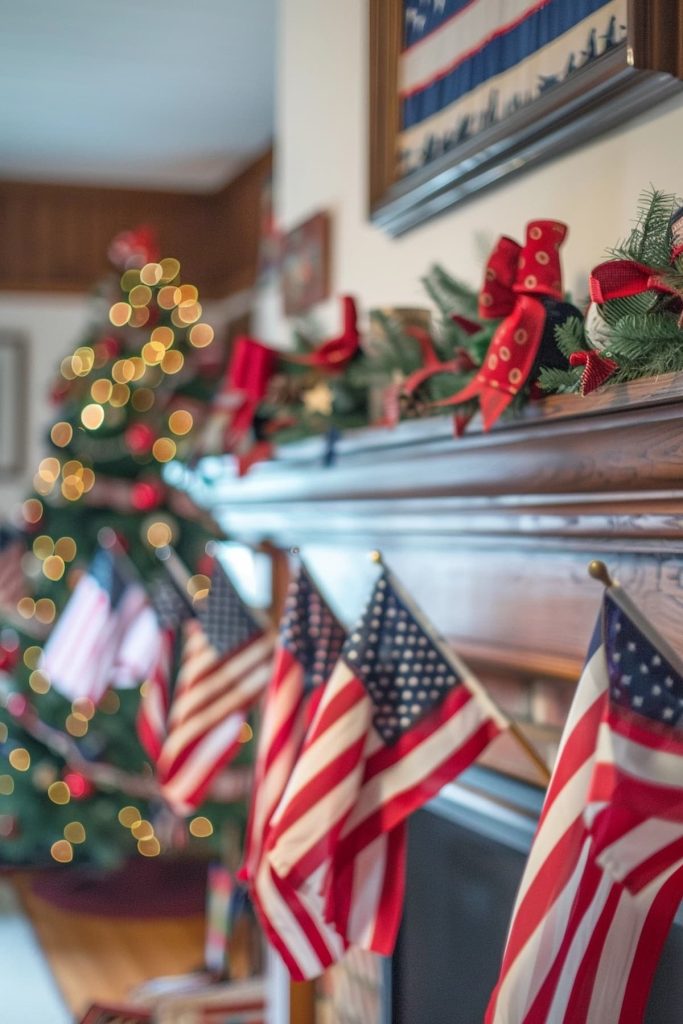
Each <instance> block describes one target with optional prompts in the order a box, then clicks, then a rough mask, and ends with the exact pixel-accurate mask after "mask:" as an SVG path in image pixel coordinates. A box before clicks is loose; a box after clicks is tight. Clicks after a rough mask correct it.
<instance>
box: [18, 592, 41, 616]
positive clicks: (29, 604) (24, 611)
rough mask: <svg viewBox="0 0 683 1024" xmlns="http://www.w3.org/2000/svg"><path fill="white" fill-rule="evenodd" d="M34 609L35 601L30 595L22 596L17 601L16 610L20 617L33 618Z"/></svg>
mask: <svg viewBox="0 0 683 1024" xmlns="http://www.w3.org/2000/svg"><path fill="white" fill-rule="evenodd" d="M35 610H36V602H35V601H34V600H33V598H32V597H22V598H20V599H19V600H18V601H17V611H18V612H19V614H20V615H21V617H22V619H31V618H33V613H34V612H35Z"/></svg>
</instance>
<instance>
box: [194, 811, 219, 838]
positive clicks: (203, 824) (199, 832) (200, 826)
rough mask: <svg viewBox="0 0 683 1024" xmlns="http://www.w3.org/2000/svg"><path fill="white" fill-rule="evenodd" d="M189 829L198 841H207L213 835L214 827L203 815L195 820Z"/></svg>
mask: <svg viewBox="0 0 683 1024" xmlns="http://www.w3.org/2000/svg"><path fill="white" fill-rule="evenodd" d="M188 827H189V830H190V833H191V834H192V835H193V836H195V837H196V838H197V839H207V838H208V837H209V836H212V835H213V825H212V824H211V822H210V821H209V819H208V818H205V817H204V816H203V815H200V816H199V817H197V818H193V819H192V821H191V822H190V824H189V826H188Z"/></svg>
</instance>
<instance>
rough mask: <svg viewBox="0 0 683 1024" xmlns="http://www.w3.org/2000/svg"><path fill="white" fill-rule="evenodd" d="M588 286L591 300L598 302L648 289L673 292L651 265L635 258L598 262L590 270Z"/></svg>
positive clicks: (639, 292)
mask: <svg viewBox="0 0 683 1024" xmlns="http://www.w3.org/2000/svg"><path fill="white" fill-rule="evenodd" d="M588 288H589V293H590V297H591V301H592V302H597V303H599V304H601V303H603V302H609V300H610V299H624V298H627V297H628V296H630V295H641V294H642V293H643V292H648V291H656V292H664V293H665V294H670V295H671V294H674V289H673V288H671V287H670V286H669V285H667V284H665V283H664V282H663V281H662V280H661V278H660V277H659V276H658V275H657V273H656V271H654V270H653V268H652V267H648V266H647V265H646V264H645V263H637V262H636V261H635V260H607V261H606V262H605V263H600V264H599V265H598V266H597V267H594V268H593V270H592V271H591V275H590V278H589V282H588Z"/></svg>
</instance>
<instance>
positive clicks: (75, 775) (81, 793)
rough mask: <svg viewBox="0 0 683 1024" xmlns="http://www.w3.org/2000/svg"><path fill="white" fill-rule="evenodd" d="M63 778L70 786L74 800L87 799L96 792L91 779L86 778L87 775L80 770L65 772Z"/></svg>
mask: <svg viewBox="0 0 683 1024" xmlns="http://www.w3.org/2000/svg"><path fill="white" fill-rule="evenodd" d="M62 779H63V780H64V782H66V784H67V786H68V787H69V792H70V793H71V796H72V797H73V799H74V800H86V799H87V798H88V797H89V796H92V794H93V793H94V792H95V787H94V786H93V784H92V782H91V781H90V779H86V777H85V775H81V773H80V772H64V774H63V775H62Z"/></svg>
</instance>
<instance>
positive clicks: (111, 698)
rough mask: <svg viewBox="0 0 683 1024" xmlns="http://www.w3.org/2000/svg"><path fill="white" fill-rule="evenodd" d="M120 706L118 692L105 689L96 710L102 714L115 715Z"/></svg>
mask: <svg viewBox="0 0 683 1024" xmlns="http://www.w3.org/2000/svg"><path fill="white" fill-rule="evenodd" d="M120 707H121V701H120V700H119V695H118V693H117V692H116V691H115V690H107V692H106V693H105V695H104V697H102V699H101V700H100V702H99V704H98V705H97V710H98V711H101V712H102V713H103V714H104V715H115V714H116V713H117V712H118V710H119V708H120Z"/></svg>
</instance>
